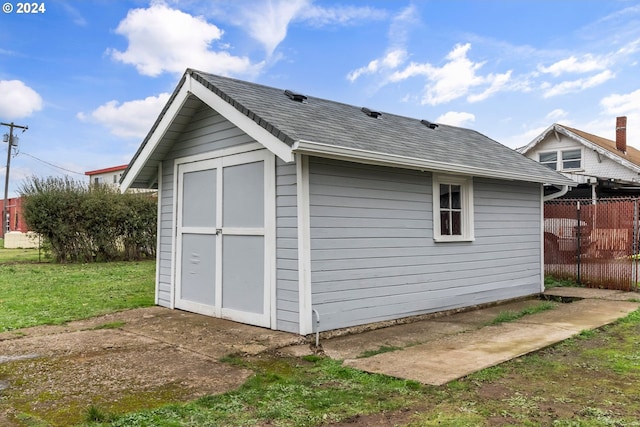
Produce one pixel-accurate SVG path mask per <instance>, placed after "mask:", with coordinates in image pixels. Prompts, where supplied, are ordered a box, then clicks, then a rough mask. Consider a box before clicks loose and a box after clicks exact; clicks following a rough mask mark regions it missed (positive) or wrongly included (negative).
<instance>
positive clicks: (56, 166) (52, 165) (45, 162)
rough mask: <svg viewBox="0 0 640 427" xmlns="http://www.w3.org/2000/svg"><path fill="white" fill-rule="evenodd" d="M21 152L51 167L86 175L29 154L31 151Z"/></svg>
mask: <svg viewBox="0 0 640 427" xmlns="http://www.w3.org/2000/svg"><path fill="white" fill-rule="evenodd" d="M20 154H24V155H25V156H29V157H31V158H32V159H35V160H37V161H39V162H42V163H44V164H46V165H49V166H51V167H54V168H56V169H60V170H63V171H65V172H71V173H75V174H77V175H82V176H84V173H83V172H76V171H72V170H71V169H66V168H63V167H62V166H58V165H54V164H53V163H51V162H47V161H46V160H42V159H39V158H37V157H36V156H33V155H31V154H29V153H25V152H24V151H21V152H20Z"/></svg>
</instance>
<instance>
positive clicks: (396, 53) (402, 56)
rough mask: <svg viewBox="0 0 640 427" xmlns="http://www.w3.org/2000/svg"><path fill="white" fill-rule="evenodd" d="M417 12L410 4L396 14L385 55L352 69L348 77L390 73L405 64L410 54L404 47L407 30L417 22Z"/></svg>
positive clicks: (352, 80) (350, 79)
mask: <svg viewBox="0 0 640 427" xmlns="http://www.w3.org/2000/svg"><path fill="white" fill-rule="evenodd" d="M416 13H417V12H416V8H415V7H414V6H409V7H406V8H405V9H403V10H401V11H400V13H398V14H397V15H396V16H394V17H393V20H392V22H391V25H390V27H389V34H388V37H389V47H388V49H387V51H386V53H385V54H384V56H382V57H380V58H376V59H374V60H372V61H370V62H369V63H368V64H367V65H365V66H364V67H360V68H357V69H355V70H353V71H350V72H349V73H348V74H347V79H348V80H349V81H351V82H354V81H356V80H357V79H358V78H360V77H361V76H363V75H365V74H376V73H380V72H385V73H388V72H391V71H393V70H395V69H397V68H398V67H399V66H401V65H402V64H404V63H405V61H406V60H407V58H408V56H409V55H408V54H407V51H406V49H405V47H404V45H405V44H406V42H407V38H408V34H407V32H408V29H409V27H410V26H411V24H413V23H415V22H417V17H416Z"/></svg>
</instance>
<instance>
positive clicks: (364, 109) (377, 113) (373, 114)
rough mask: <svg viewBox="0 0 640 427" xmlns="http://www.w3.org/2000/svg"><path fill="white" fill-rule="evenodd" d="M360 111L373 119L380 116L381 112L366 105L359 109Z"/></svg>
mask: <svg viewBox="0 0 640 427" xmlns="http://www.w3.org/2000/svg"><path fill="white" fill-rule="evenodd" d="M360 111H362V112H363V113H365V114H366V115H367V116H369V117H373V118H374V119H377V118H378V117H380V116H381V115H382V113H381V112H380V111H373V110H370V109H368V108H367V107H362V108H361V109H360Z"/></svg>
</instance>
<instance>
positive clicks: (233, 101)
mask: <svg viewBox="0 0 640 427" xmlns="http://www.w3.org/2000/svg"><path fill="white" fill-rule="evenodd" d="M187 76H191V78H193V79H194V80H195V81H197V82H199V83H200V84H202V85H203V86H205V87H206V88H207V89H208V90H210V91H212V92H213V93H215V94H216V95H218V96H219V97H221V98H222V99H223V100H225V101H226V102H228V103H229V104H230V105H232V106H233V107H234V108H235V109H237V110H238V111H240V112H242V113H243V114H244V115H246V116H247V117H249V118H250V119H252V120H253V121H254V122H256V123H258V124H259V125H260V126H262V127H263V128H264V129H266V130H267V131H268V132H270V133H271V134H272V135H274V136H275V137H276V138H278V139H279V140H281V141H283V142H284V143H285V144H286V145H288V146H289V147H292V148H295V145H296V143H313V144H321V145H323V146H330V147H338V148H339V149H343V150H346V151H347V152H348V153H350V157H349V158H352V159H353V161H358V156H359V155H365V154H368V153H375V155H376V156H378V157H380V156H382V157H383V158H384V156H389V157H393V158H394V159H395V160H396V161H395V163H394V164H398V165H400V166H401V165H402V159H405V158H406V159H410V160H411V161H414V160H417V161H418V163H420V162H421V161H423V162H427V163H428V164H435V165H437V166H438V167H437V168H435V169H434V170H439V171H447V170H448V169H447V168H449V167H451V171H457V172H458V173H460V172H461V171H462V172H463V173H464V171H465V170H466V169H468V170H469V174H471V175H474V176H488V177H501V178H506V179H514V180H522V181H532V182H540V183H552V184H567V185H572V184H573V182H572V181H571V180H569V179H568V178H565V177H564V176H562V175H561V174H559V173H557V172H555V171H551V170H550V169H549V168H547V167H545V166H543V165H541V164H539V163H538V162H536V161H534V160H531V159H528V158H527V157H525V156H524V155H522V154H520V153H518V152H516V151H515V150H512V149H510V148H508V147H506V146H504V145H502V144H500V143H498V142H496V141H494V140H493V139H491V138H489V137H487V136H485V135H483V134H481V133H479V132H477V131H475V130H472V129H465V128H459V127H455V126H448V125H444V124H439V125H438V126H437V127H436V128H435V129H431V128H430V127H428V126H426V125H425V124H423V123H421V120H420V119H417V118H410V117H404V116H399V115H395V114H391V113H387V112H382V115H381V116H379V117H377V118H375V117H370V116H368V115H367V114H365V113H364V112H363V111H362V107H363V106H354V105H348V104H344V103H340V102H335V101H329V100H326V99H322V98H316V97H313V96H310V95H309V94H303V95H305V96H306V97H307V98H306V100H305V101H304V102H298V101H294V100H292V99H290V98H289V97H288V96H287V95H286V94H285V90H286V89H291V88H273V87H268V86H264V85H260V84H256V83H251V82H246V81H242V80H236V79H232V78H228V77H221V76H218V75H214V74H209V73H205V72H202V71H196V70H191V69H189V70H187V71H186V73H185V77H187ZM184 82H185V78H184V77H183V79H182V80H181V82H180V84H179V85H178V88H176V91H175V92H174V94H173V96H172V98H171V100H170V101H169V103H168V104H167V106H166V107H165V109H164V110H163V112H162V113H161V114H160V117H159V118H158V119H157V121H156V123H155V124H154V126H153V128H152V129H151V131H150V133H149V135H148V136H147V137H146V138H145V140H144V141H143V143H142V145H141V147H140V149H139V150H138V152H137V153H136V155H135V156H134V158H133V161H132V162H131V163H132V164H130V167H129V169H127V171H126V173H129V171H130V169H131V167H132V165H133V164H134V163H136V162H140V161H143V162H144V161H145V160H142V159H139V158H138V157H139V155H140V154H141V152H142V151H143V149H144V148H145V145H146V144H147V143H149V142H150V140H151V136H152V135H153V134H154V132H156V128H157V126H158V124H159V123H160V121H161V120H162V118H163V116H164V114H165V113H166V112H167V110H168V107H169V106H170V105H171V103H172V102H174V100H175V96H176V94H177V92H178V90H179V89H180V87H181V85H182V84H184ZM368 107H372V106H368ZM314 146H315V147H317V146H318V145H314ZM398 159H400V161H398ZM140 167H142V166H141V165H139V167H138V170H140ZM147 169H148V168H147ZM125 175H126V174H125ZM132 178H133V177H132ZM134 179H135V180H136V181H138V180H140V181H139V182H136V184H143V183H144V181H143V177H142V176H138V177H137V178H134ZM123 180H124V177H123Z"/></svg>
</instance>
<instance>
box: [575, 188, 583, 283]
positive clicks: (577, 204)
mask: <svg viewBox="0 0 640 427" xmlns="http://www.w3.org/2000/svg"><path fill="white" fill-rule="evenodd" d="M576 216H577V219H578V244H577V245H576V258H577V259H576V261H577V263H578V266H577V267H578V274H577V283H578V285H580V284H581V283H580V253H581V252H582V248H581V247H580V246H581V241H580V235H581V234H582V227H581V226H580V201H579V200H578V201H577V202H576Z"/></svg>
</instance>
